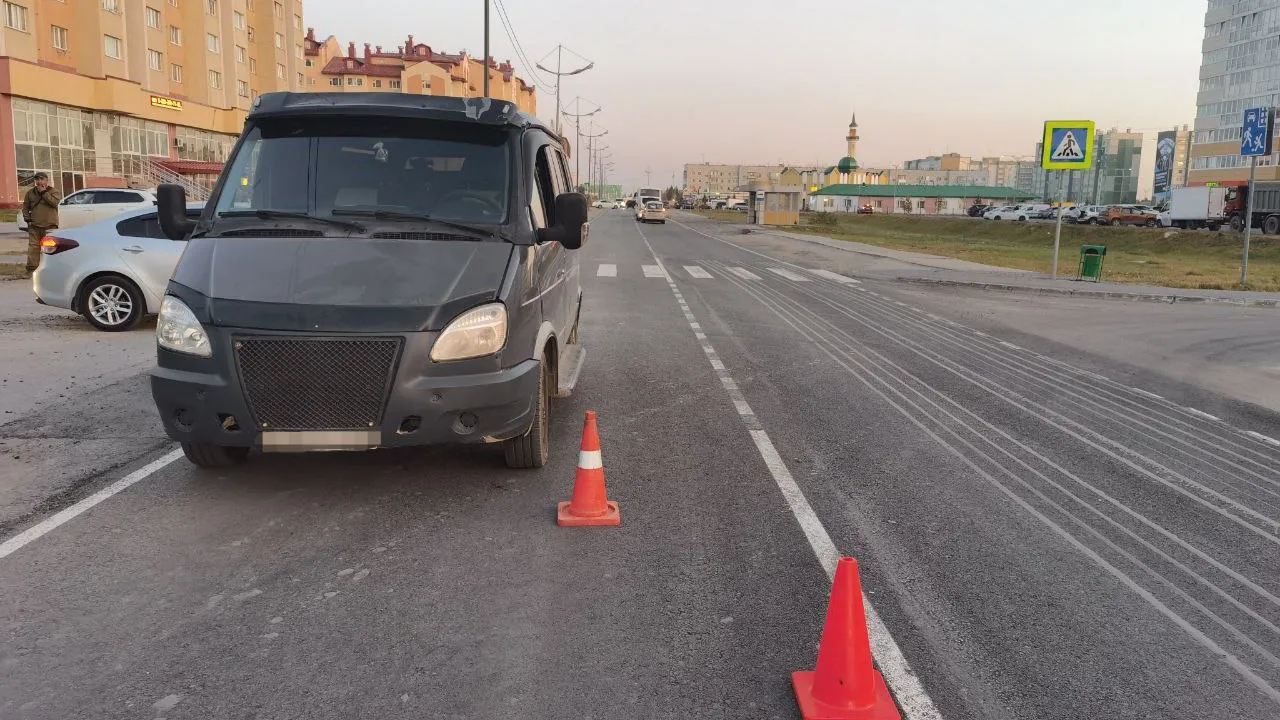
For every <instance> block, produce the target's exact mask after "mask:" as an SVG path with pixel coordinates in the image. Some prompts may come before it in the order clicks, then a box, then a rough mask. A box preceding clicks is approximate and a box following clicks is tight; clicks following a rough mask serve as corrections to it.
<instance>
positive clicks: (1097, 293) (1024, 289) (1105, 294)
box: [897, 277, 1280, 307]
mask: <svg viewBox="0 0 1280 720" xmlns="http://www.w3.org/2000/svg"><path fill="white" fill-rule="evenodd" d="M897 280H898V281H899V282H909V283H917V284H921V285H942V286H946V287H968V288H978V289H980V290H988V291H999V292H1011V293H1023V294H1028V295H1066V296H1070V297H1083V298H1096V299H1104V300H1129V301H1134V302H1160V303H1167V304H1173V303H1205V304H1216V305H1237V306H1241V307H1280V299H1274V300H1273V299H1267V298H1232V297H1213V296H1208V295H1173V294H1170V295H1163V294H1158V293H1141V292H1123V291H1114V290H1076V289H1073V288H1041V287H1030V286H1026V285H1010V284H1007V283H987V282H968V281H964V280H944V279H939V278H913V277H900V278H897Z"/></svg>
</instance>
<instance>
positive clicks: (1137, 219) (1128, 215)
mask: <svg viewBox="0 0 1280 720" xmlns="http://www.w3.org/2000/svg"><path fill="white" fill-rule="evenodd" d="M1157 215H1159V213H1155V212H1148V211H1147V210H1140V209H1138V207H1136V206H1134V205H1112V206H1111V207H1109V208H1107V211H1106V212H1105V213H1103V214H1102V215H1100V216H1099V220H1098V222H1099V223H1101V224H1103V225H1145V226H1147V227H1156V226H1157V225H1159V224H1160V221H1159V219H1157V217H1156V216H1157Z"/></svg>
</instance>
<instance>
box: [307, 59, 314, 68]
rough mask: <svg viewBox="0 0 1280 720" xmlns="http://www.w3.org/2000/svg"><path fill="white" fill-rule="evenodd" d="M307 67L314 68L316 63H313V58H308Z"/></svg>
mask: <svg viewBox="0 0 1280 720" xmlns="http://www.w3.org/2000/svg"><path fill="white" fill-rule="evenodd" d="M306 65H307V67H314V66H315V63H313V62H311V58H307V61H306Z"/></svg>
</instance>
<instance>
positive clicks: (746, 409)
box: [733, 400, 755, 415]
mask: <svg viewBox="0 0 1280 720" xmlns="http://www.w3.org/2000/svg"><path fill="white" fill-rule="evenodd" d="M733 406H734V407H735V408H737V409H738V414H739V415H754V414H755V412H754V411H752V410H751V406H750V405H748V404H747V401H746V400H734V401H733Z"/></svg>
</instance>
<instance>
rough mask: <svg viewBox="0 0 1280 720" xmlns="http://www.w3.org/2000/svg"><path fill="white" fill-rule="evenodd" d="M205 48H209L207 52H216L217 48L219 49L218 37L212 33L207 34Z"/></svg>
mask: <svg viewBox="0 0 1280 720" xmlns="http://www.w3.org/2000/svg"><path fill="white" fill-rule="evenodd" d="M205 47H207V48H209V52H215V53H216V52H218V48H220V47H221V45H220V44H219V43H218V36H217V35H214V34H213V33H209V35H208V37H207V38H205Z"/></svg>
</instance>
